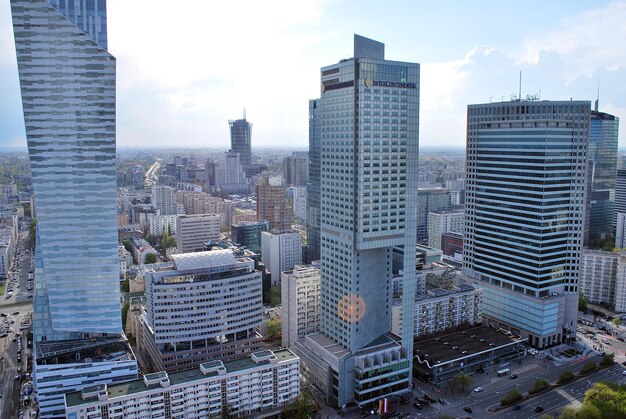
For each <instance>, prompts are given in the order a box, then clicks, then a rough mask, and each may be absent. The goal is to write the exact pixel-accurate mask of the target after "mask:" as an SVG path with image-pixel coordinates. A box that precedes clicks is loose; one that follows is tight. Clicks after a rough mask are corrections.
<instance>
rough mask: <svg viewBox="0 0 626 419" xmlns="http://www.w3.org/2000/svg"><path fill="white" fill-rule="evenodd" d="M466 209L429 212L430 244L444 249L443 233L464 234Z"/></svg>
mask: <svg viewBox="0 0 626 419" xmlns="http://www.w3.org/2000/svg"><path fill="white" fill-rule="evenodd" d="M464 227H465V211H463V210H454V211H434V212H429V213H428V246H429V247H433V248H435V249H443V247H442V246H441V235H442V234H445V233H460V234H463V229H464Z"/></svg>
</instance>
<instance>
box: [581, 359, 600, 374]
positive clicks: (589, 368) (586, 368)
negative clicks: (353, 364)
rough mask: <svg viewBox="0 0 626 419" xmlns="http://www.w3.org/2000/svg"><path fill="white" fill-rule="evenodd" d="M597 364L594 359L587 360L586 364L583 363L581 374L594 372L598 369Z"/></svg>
mask: <svg viewBox="0 0 626 419" xmlns="http://www.w3.org/2000/svg"><path fill="white" fill-rule="evenodd" d="M597 368H598V367H597V365H596V363H595V362H593V361H589V362H587V363H586V364H585V365H583V367H582V369H581V370H580V374H581V375H584V374H589V373H592V372H594V371H595V370H596V369H597Z"/></svg>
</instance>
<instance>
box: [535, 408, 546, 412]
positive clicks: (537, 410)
mask: <svg viewBox="0 0 626 419" xmlns="http://www.w3.org/2000/svg"><path fill="white" fill-rule="evenodd" d="M543 410H544V409H543V407H541V406H537V407H535V413H541V412H543Z"/></svg>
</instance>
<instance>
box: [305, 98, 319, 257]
mask: <svg viewBox="0 0 626 419" xmlns="http://www.w3.org/2000/svg"><path fill="white" fill-rule="evenodd" d="M320 128H321V127H320V100H319V99H311V100H309V183H308V184H307V190H306V193H307V196H306V199H307V216H306V236H307V261H308V263H311V262H313V261H315V260H319V259H320V157H321V151H322V150H321V141H322V139H321V131H320Z"/></svg>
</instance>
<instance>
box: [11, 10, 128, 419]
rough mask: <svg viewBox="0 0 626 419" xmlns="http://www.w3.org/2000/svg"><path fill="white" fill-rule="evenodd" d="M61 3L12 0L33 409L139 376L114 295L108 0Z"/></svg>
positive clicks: (50, 409) (44, 409)
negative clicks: (27, 175)
mask: <svg viewBox="0 0 626 419" xmlns="http://www.w3.org/2000/svg"><path fill="white" fill-rule="evenodd" d="M67 6H68V5H67V3H66V2H61V1H58V0H50V1H46V0H12V1H11V9H12V15H13V30H14V34H15V46H16V51H17V63H18V70H19V77H20V87H21V94H22V104H23V108H24V119H25V123H26V136H27V140H28V152H29V155H30V167H31V172H32V182H33V188H34V192H35V202H36V207H37V239H36V243H37V247H36V252H35V264H36V270H35V281H36V283H35V298H34V299H35V302H34V321H33V324H34V326H33V335H34V337H33V354H34V356H33V374H34V377H35V380H34V386H35V389H36V391H37V395H38V400H39V406H40V414H41V417H51V416H55V415H63V414H64V405H63V393H64V392H67V391H76V390H79V389H80V388H82V387H83V386H85V385H91V384H99V383H111V382H114V381H119V380H127V379H133V378H135V377H136V376H137V362H136V360H135V359H134V356H133V354H132V351H131V350H130V347H129V346H128V343H127V341H126V338H125V337H124V336H123V334H122V322H121V310H120V301H119V296H120V291H119V271H118V270H119V263H118V252H117V244H118V241H117V211H116V201H115V199H116V188H115V185H116V184H115V182H116V177H115V58H114V57H113V56H112V55H111V54H109V52H108V51H107V35H106V8H105V2H104V1H101V2H87V1H84V0H82V1H75V2H72V5H71V6H72V7H70V8H68V7H67ZM74 6H76V7H74Z"/></svg>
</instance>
